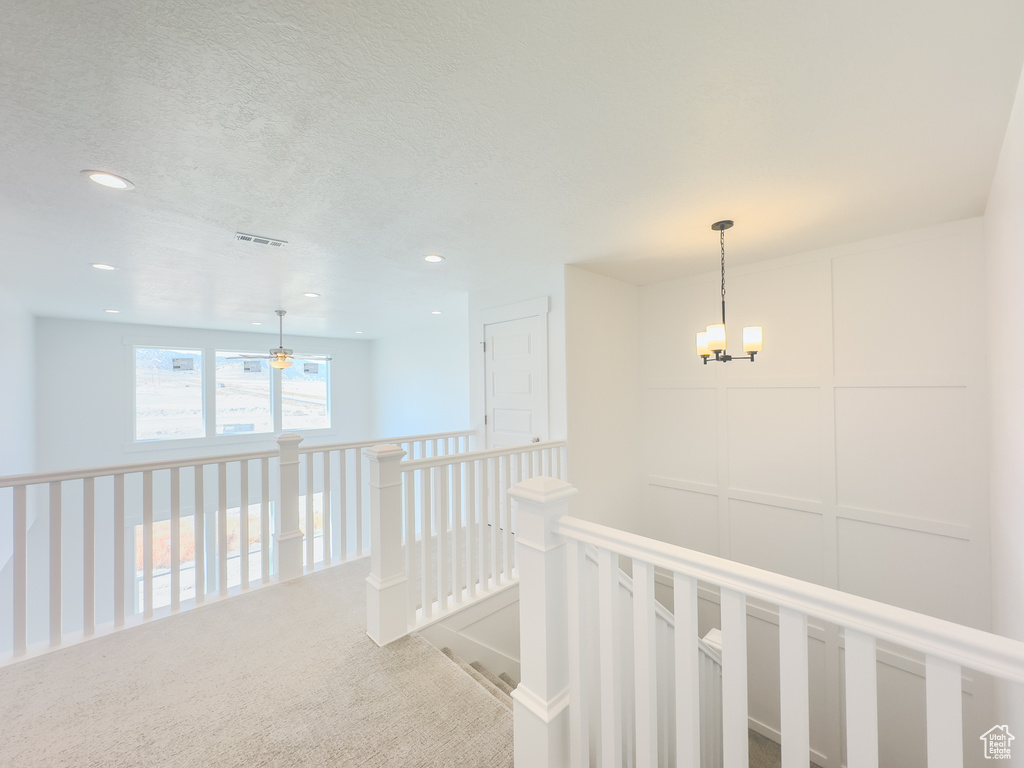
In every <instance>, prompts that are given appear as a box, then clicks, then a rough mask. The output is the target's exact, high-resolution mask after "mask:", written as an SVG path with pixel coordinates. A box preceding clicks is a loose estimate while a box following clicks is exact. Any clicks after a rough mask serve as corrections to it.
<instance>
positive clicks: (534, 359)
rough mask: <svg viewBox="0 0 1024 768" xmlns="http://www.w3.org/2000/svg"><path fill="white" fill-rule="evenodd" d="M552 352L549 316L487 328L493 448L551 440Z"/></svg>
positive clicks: (488, 411) (488, 415)
mask: <svg viewBox="0 0 1024 768" xmlns="http://www.w3.org/2000/svg"><path fill="white" fill-rule="evenodd" d="M547 347H548V339H547V318H546V316H544V315H535V316H533V317H524V318H521V319H519V320H507V321H505V322H501V323H490V324H488V325H485V326H484V376H485V379H486V386H485V388H484V393H485V394H484V405H485V407H486V417H485V422H486V424H485V432H486V438H487V447H488V448H504V447H507V446H512V445H522V444H524V443H529V442H537V441H539V440H547V439H548V349H547Z"/></svg>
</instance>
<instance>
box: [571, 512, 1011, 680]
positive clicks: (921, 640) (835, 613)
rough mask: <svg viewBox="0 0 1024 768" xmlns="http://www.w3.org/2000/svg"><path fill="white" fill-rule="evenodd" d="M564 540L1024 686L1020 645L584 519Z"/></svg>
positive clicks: (575, 523)
mask: <svg viewBox="0 0 1024 768" xmlns="http://www.w3.org/2000/svg"><path fill="white" fill-rule="evenodd" d="M556 532H557V533H558V534H560V535H562V536H565V537H567V538H570V539H574V540H575V541H580V542H583V543H585V544H592V545H594V546H596V547H599V548H601V549H605V550H610V551H612V552H615V553H617V554H619V555H624V556H626V557H631V558H637V559H639V560H642V561H644V562H647V563H650V564H651V565H654V566H659V567H662V568H665V569H666V570H669V571H673V572H683V573H686V574H688V575H690V576H693V577H695V578H697V579H699V580H702V581H707V582H711V583H713V584H717V585H719V586H722V587H726V588H729V589H733V590H735V591H738V592H741V593H744V594H746V595H748V596H750V597H756V598H760V599H762V600H765V601H767V602H770V603H773V604H775V605H778V606H782V607H786V608H792V609H794V610H796V611H799V612H801V613H804V614H807V615H810V616H816V617H817V618H820V619H824V620H825V621H829V622H832V623H834V624H839V625H841V626H844V627H851V628H854V629H857V630H859V631H862V632H864V633H866V634H869V635H872V636H874V637H877V638H881V639H884V640H888V641H891V642H894V643H897V644H898V645H901V646H904V647H906V648H910V649H913V650H916V651H921V652H924V653H927V654H932V655H935V656H938V657H941V658H944V659H948V660H951V661H954V662H956V663H958V664H961V665H962V666H965V667H969V668H971V669H974V670H977V671H979V672H984V673H987V674H991V675H995V676H997V677H1000V678H1003V679H1006V680H1013V681H1015V682H1024V643H1022V642H1019V641H1017V640H1011V639H1010V638H1007V637H1001V636H999V635H993V634H990V633H988V632H984V631H982V630H980V629H974V628H973V627H967V626H964V625H962V624H956V623H954V622H951V621H946V620H945V619H939V618H936V617H934V616H928V615H926V614H920V613H916V612H914V611H911V610H908V609H906V608H898V607H896V606H892V605H888V604H886V603H880V602H878V601H877V600H871V599H869V598H866V597H860V596H859V595H851V594H849V593H846V592H840V591H838V590H835V589H829V588H828V587H823V586H820V585H817V584H811V583H808V582H805V581H801V580H799V579H795V578H793V577H791V576H783V575H781V574H777V573H773V572H771V571H765V570H762V569H760V568H755V567H753V566H750V565H744V564H743V563H737V562H734V561H731V560H724V559H722V558H718V557H713V556H712V555H706V554H704V553H703V552H696V551H694V550H691V549H685V548H683V547H678V546H675V545H672V544H667V543H665V542H661V541H656V540H654V539H649V538H646V537H644V536H639V535H637V534H634V533H628V532H625V531H620V530H617V529H615V528H609V527H607V526H603V525H598V524H597V523H591V522H588V521H586V520H580V519H578V518H573V517H563V518H561V520H560V521H559V523H558V526H557V528H556Z"/></svg>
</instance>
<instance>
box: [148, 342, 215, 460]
mask: <svg viewBox="0 0 1024 768" xmlns="http://www.w3.org/2000/svg"><path fill="white" fill-rule="evenodd" d="M205 434H206V421H205V419H204V417H203V353H202V352H201V351H199V350H195V349H153V348H150V347H136V348H135V439H136V440H180V439H182V438H187V437H203V436H204V435H205Z"/></svg>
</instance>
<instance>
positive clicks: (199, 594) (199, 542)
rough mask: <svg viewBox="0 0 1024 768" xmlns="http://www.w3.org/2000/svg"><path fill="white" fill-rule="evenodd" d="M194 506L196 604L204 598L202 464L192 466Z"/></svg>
mask: <svg viewBox="0 0 1024 768" xmlns="http://www.w3.org/2000/svg"><path fill="white" fill-rule="evenodd" d="M192 469H193V471H194V472H195V479H194V485H195V492H196V507H195V516H194V517H193V520H192V522H193V523H194V525H195V533H194V534H193V535H194V536H195V548H196V604H197V605H198V604H199V603H202V602H203V601H204V600H205V599H206V493H205V491H204V490H203V475H204V474H205V473H204V468H203V465H202V464H197V465H196V466H194V467H193V468H192Z"/></svg>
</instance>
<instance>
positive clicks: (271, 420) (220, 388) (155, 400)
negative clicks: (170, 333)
mask: <svg viewBox="0 0 1024 768" xmlns="http://www.w3.org/2000/svg"><path fill="white" fill-rule="evenodd" d="M259 354H260V353H258V352H253V351H244V352H243V351H232V350H220V349H216V350H215V349H188V348H177V347H154V346H136V347H134V356H133V357H134V364H135V382H134V384H135V410H134V413H133V419H132V425H133V432H132V436H133V440H134V441H135V442H137V443H144V442H154V441H162V440H184V439H193V440H194V439H199V440H206V439H220V438H227V439H231V438H232V437H233V436H239V435H255V434H269V433H273V432H282V431H285V430H302V431H307V432H308V431H310V430H316V429H330V428H331V398H330V365H331V364H330V362H329V361H326V360H324V359H322V358H319V359H317V358H304V357H302V356H301V355H300V356H296V357H295V359H294V362H293V364H292V366H291V367H290V368H285V369H283V370H276V369H274V368H271V366H270V364H269V362H268V361H267V360H265V359H262V358H260V357H246V356H245V355H259Z"/></svg>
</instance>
